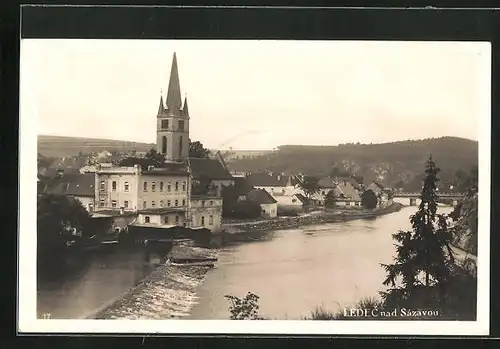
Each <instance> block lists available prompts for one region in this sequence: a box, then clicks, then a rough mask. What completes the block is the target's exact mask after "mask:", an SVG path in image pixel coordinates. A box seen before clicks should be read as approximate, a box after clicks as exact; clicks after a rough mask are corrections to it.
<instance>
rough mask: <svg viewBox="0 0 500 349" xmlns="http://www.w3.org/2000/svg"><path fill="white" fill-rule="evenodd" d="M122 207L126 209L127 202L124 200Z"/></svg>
mask: <svg viewBox="0 0 500 349" xmlns="http://www.w3.org/2000/svg"><path fill="white" fill-rule="evenodd" d="M123 207H125V208H128V201H127V200H125V201H124V202H123Z"/></svg>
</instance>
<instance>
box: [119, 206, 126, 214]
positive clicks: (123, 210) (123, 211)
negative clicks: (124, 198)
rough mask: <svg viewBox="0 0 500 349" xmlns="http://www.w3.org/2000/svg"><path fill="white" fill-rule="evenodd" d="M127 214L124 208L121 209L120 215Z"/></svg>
mask: <svg viewBox="0 0 500 349" xmlns="http://www.w3.org/2000/svg"><path fill="white" fill-rule="evenodd" d="M124 213H125V209H124V208H123V207H120V215H123V214H124Z"/></svg>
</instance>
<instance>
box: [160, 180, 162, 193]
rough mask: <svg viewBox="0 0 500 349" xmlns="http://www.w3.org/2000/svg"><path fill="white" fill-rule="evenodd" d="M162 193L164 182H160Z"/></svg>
mask: <svg viewBox="0 0 500 349" xmlns="http://www.w3.org/2000/svg"><path fill="white" fill-rule="evenodd" d="M160 191H163V182H160Z"/></svg>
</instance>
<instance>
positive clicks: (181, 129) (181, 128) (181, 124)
mask: <svg viewBox="0 0 500 349" xmlns="http://www.w3.org/2000/svg"><path fill="white" fill-rule="evenodd" d="M179 131H184V120H179Z"/></svg>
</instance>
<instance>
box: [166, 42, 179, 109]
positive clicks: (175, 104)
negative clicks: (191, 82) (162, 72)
mask: <svg viewBox="0 0 500 349" xmlns="http://www.w3.org/2000/svg"><path fill="white" fill-rule="evenodd" d="M181 106H182V100H181V87H180V84H179V72H178V70H177V56H176V54H175V52H174V57H173V59H172V68H171V70H170V81H169V83H168V92H167V108H168V109H169V110H171V111H173V112H176V111H179V110H180V109H181Z"/></svg>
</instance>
